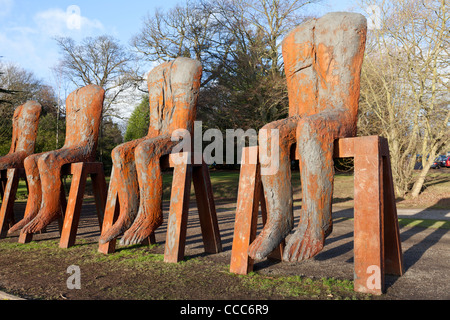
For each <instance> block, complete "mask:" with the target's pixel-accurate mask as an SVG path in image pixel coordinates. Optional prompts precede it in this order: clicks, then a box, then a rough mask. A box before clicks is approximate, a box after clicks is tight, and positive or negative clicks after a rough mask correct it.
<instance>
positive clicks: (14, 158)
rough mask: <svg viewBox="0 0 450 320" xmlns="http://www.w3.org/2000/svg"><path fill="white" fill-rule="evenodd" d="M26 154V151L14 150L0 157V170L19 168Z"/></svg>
mask: <svg viewBox="0 0 450 320" xmlns="http://www.w3.org/2000/svg"><path fill="white" fill-rule="evenodd" d="M26 156H27V154H26V152H14V153H10V154H7V155H5V156H3V157H0V170H6V169H9V168H21V167H22V163H23V161H24V159H25V158H26Z"/></svg>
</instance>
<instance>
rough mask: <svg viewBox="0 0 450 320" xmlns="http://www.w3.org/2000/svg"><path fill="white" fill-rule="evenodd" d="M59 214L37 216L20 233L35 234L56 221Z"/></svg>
mask: <svg viewBox="0 0 450 320" xmlns="http://www.w3.org/2000/svg"><path fill="white" fill-rule="evenodd" d="M58 216H59V213H58V212H56V213H51V214H39V215H37V216H36V217H35V218H34V219H33V220H31V221H30V222H29V223H28V224H27V225H25V226H24V227H23V228H22V233H29V234H31V233H36V232H39V231H42V230H43V229H44V228H45V227H46V226H48V225H49V224H50V223H52V222H53V221H55V220H56V219H58Z"/></svg>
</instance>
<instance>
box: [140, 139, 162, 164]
mask: <svg viewBox="0 0 450 320" xmlns="http://www.w3.org/2000/svg"><path fill="white" fill-rule="evenodd" d="M134 157H135V158H136V163H137V162H140V163H142V164H145V165H148V164H149V163H150V162H152V161H153V162H159V158H160V157H161V155H160V154H158V152H157V148H156V144H155V143H152V142H145V141H144V142H143V143H140V144H139V145H138V146H137V147H136V150H135V151H134Z"/></svg>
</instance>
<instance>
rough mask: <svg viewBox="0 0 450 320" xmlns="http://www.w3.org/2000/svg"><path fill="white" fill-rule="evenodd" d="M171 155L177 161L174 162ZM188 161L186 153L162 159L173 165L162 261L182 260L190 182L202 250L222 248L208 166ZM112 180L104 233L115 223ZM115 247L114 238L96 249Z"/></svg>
mask: <svg viewBox="0 0 450 320" xmlns="http://www.w3.org/2000/svg"><path fill="white" fill-rule="evenodd" d="M174 158H175V159H177V160H176V161H175V160H174ZM191 160H192V159H190V158H189V153H183V154H172V155H170V156H167V157H164V159H162V160H161V166H162V167H163V168H167V167H171V168H174V171H173V181H172V191H171V196H170V209H169V218H168V225H167V234H166V245H165V252H164V261H165V262H169V263H177V262H179V261H181V260H183V259H184V252H185V244H186V231H187V220H188V214H189V200H190V193H191V183H192V182H193V184H194V189H195V197H196V200H197V206H198V213H199V219H200V227H201V232H202V237H203V244H204V247H205V252H207V253H218V252H221V251H222V243H221V239H220V233H219V224H218V221H217V214H216V209H215V203H214V197H213V193H212V187H211V180H210V177H209V171H208V167H207V165H206V164H205V163H204V162H203V164H202V165H193V164H191ZM115 179H117V177H115V176H114V173H113V176H112V177H111V182H110V185H109V191H108V199H107V204H106V208H105V216H104V220H103V232H106V230H108V229H109V228H110V227H111V226H112V225H113V224H114V222H115V221H116V220H117V218H118V215H119V199H118V197H117V186H116V184H115V182H114V181H116V180H115ZM145 243H151V244H153V243H156V241H155V234H154V233H152V234H151V235H150V237H149V238H148V239H147V240H145ZM115 246H116V239H113V240H112V241H110V242H107V243H104V244H100V245H99V249H98V251H99V252H101V253H104V254H110V253H113V252H114V251H115Z"/></svg>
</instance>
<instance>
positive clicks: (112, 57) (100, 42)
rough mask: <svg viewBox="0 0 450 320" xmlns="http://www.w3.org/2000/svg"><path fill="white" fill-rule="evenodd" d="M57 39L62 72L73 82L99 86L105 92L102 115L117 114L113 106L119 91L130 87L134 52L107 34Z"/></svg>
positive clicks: (117, 115) (77, 84) (115, 115)
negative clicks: (93, 36) (77, 41)
mask: <svg viewBox="0 0 450 320" xmlns="http://www.w3.org/2000/svg"><path fill="white" fill-rule="evenodd" d="M56 42H57V44H58V46H59V48H60V50H61V52H62V60H61V66H62V69H63V71H64V74H65V76H66V77H67V78H68V79H69V80H70V81H71V82H72V83H73V84H75V85H76V86H85V85H89V84H96V85H98V86H100V87H102V88H103V89H104V90H105V92H106V94H105V106H104V110H103V116H113V117H118V118H120V117H121V116H120V114H119V113H118V112H117V110H115V109H114V107H113V106H114V104H115V103H116V102H117V99H118V97H119V96H120V94H121V93H123V92H124V91H125V90H127V89H128V88H130V87H131V82H130V81H129V80H130V74H132V68H131V63H132V62H133V59H134V57H133V55H132V54H131V53H130V52H129V51H128V50H126V49H125V48H124V47H123V46H122V45H120V43H119V42H118V40H116V39H114V38H113V37H111V36H108V35H103V36H98V37H95V38H92V37H87V38H85V39H84V40H82V41H81V43H80V44H77V43H76V42H75V41H74V40H73V39H72V38H69V37H59V38H56Z"/></svg>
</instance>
